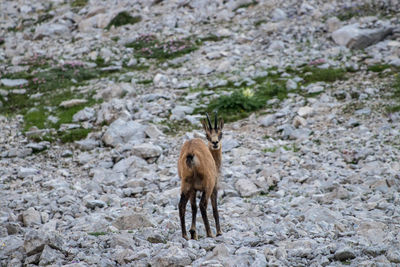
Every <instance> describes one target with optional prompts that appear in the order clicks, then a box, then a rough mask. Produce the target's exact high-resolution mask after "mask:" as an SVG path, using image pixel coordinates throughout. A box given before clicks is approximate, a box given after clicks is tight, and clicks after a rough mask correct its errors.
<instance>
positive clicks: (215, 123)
mask: <svg viewBox="0 0 400 267" xmlns="http://www.w3.org/2000/svg"><path fill="white" fill-rule="evenodd" d="M214 115H215V119H214V129H215V130H217V124H218V119H217V118H218V113H217V111H215V114H214Z"/></svg>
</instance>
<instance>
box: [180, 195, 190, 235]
mask: <svg viewBox="0 0 400 267" xmlns="http://www.w3.org/2000/svg"><path fill="white" fill-rule="evenodd" d="M188 200H189V196H188V193H183V192H182V193H181V200H180V201H179V218H180V219H181V229H182V237H183V238H185V239H186V240H188V239H189V238H188V236H187V233H186V226H185V213H186V204H187V202H188Z"/></svg>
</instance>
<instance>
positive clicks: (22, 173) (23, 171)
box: [17, 167, 39, 178]
mask: <svg viewBox="0 0 400 267" xmlns="http://www.w3.org/2000/svg"><path fill="white" fill-rule="evenodd" d="M38 173H39V170H37V169H35V168H24V167H20V168H19V170H18V174H17V176H18V178H26V177H29V176H33V175H36V174H38Z"/></svg>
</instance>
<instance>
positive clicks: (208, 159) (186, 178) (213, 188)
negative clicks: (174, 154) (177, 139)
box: [178, 115, 223, 239]
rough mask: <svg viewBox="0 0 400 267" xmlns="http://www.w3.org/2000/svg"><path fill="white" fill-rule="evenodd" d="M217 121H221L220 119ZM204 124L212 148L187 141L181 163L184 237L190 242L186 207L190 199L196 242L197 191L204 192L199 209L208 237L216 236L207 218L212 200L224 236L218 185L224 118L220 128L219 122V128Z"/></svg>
mask: <svg viewBox="0 0 400 267" xmlns="http://www.w3.org/2000/svg"><path fill="white" fill-rule="evenodd" d="M207 118H208V115H207ZM208 119H209V118H208ZM215 119H216V120H217V118H215ZM202 123H203V127H204V129H205V131H206V135H207V139H208V140H209V141H210V142H209V144H208V146H207V145H206V144H205V143H204V142H203V140H201V139H199V138H195V139H192V140H189V141H186V142H185V143H184V144H183V146H182V149H181V153H180V155H179V160H178V175H179V178H180V179H181V199H180V201H179V216H180V221H181V228H182V236H183V237H184V238H186V239H188V237H187V233H186V226H185V212H186V204H187V202H188V201H189V200H190V204H191V207H192V226H191V227H190V234H191V238H192V239H197V233H196V213H197V206H196V192H197V191H200V192H202V197H201V200H200V204H199V206H200V211H201V216H202V217H203V221H204V226H205V228H206V232H207V236H208V237H211V236H212V234H211V229H210V225H209V222H208V218H207V204H208V200H209V199H211V204H212V208H213V216H214V219H215V226H216V229H217V235H221V234H222V232H221V229H220V225H219V215H218V209H217V194H218V191H217V185H218V177H219V172H220V168H221V160H222V150H221V143H220V141H221V138H222V128H223V121H222V119H221V120H220V123H219V125H217V122H215V128H216V129H212V127H211V123H210V121H209V124H208V126H207V124H206V123H205V121H202ZM218 126H219V127H218Z"/></svg>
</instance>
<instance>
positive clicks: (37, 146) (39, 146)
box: [26, 141, 50, 172]
mask: <svg viewBox="0 0 400 267" xmlns="http://www.w3.org/2000/svg"><path fill="white" fill-rule="evenodd" d="M26 147H27V148H30V149H32V151H33V152H40V151H43V150H46V149H48V148H49V147H50V142H47V141H43V142H40V143H29V144H27V145H26ZM37 172H38V171H37Z"/></svg>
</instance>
